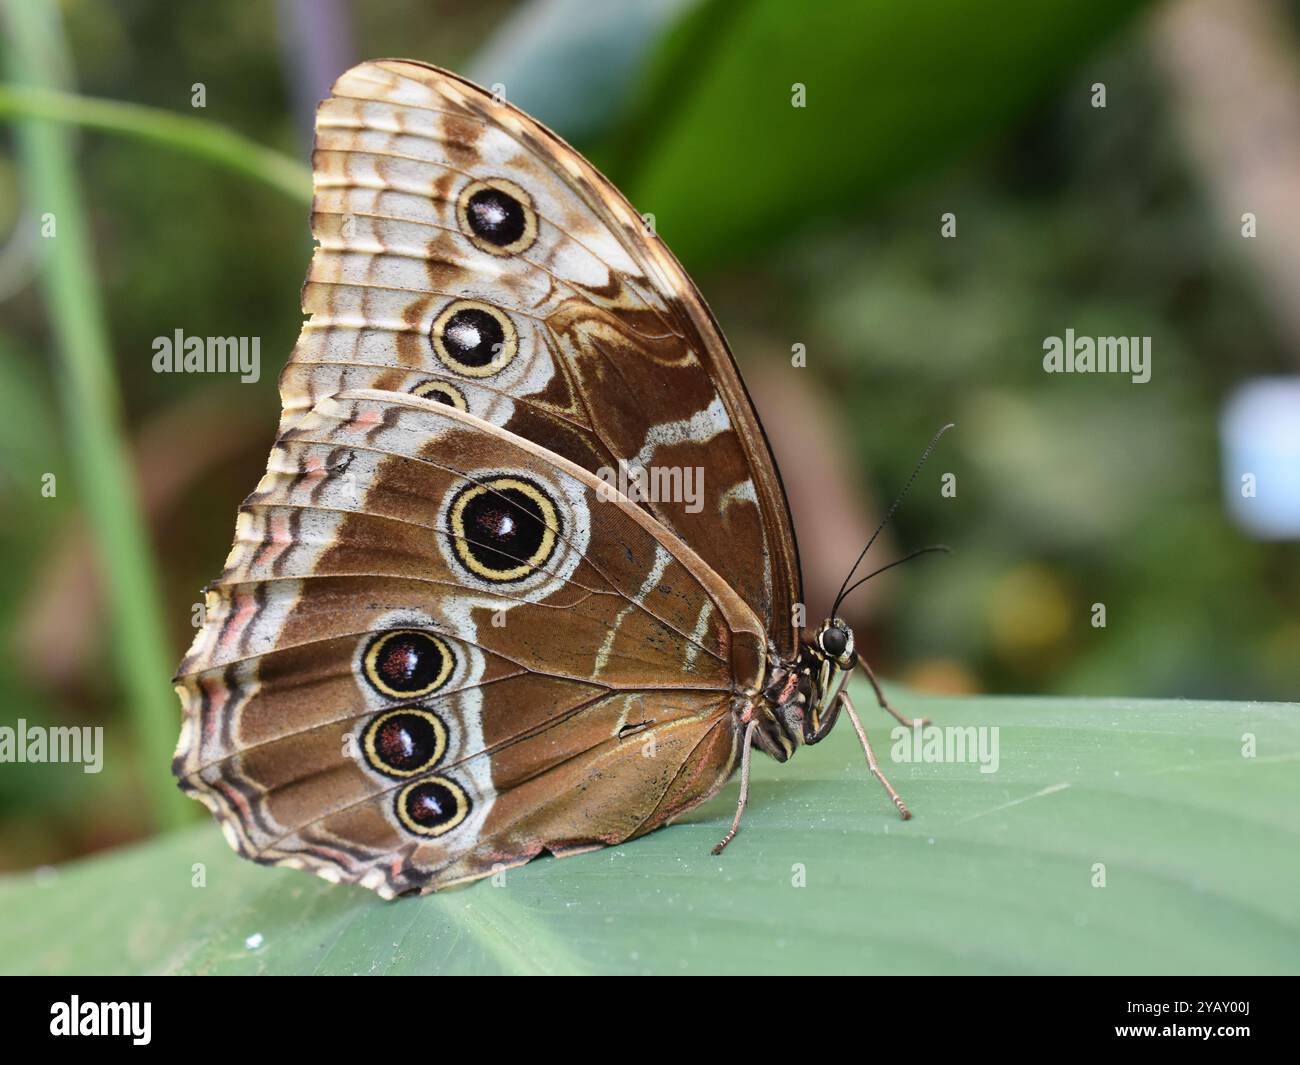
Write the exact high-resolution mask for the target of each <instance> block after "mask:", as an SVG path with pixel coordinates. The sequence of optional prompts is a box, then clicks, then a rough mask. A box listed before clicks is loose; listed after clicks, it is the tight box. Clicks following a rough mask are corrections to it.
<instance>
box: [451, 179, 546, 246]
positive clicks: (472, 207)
mask: <svg viewBox="0 0 1300 1065" xmlns="http://www.w3.org/2000/svg"><path fill="white" fill-rule="evenodd" d="M456 221H457V223H458V224H459V225H460V230H461V232H462V233H464V234H465V236H467V237H469V239H470V242H471V243H472V244H473V245H474V246H475V247H476V248H481V249H482V250H483V251H487V252H491V253H492V254H493V255H518V254H519V253H520V252H523V251H527V250H528V249H529V248H530V247H532V245H533V242H534V241H535V240H537V212H536V211H534V210H533V201H532V197H530V196H529V195H528V193H526V192H525V191H524V190H523V189H521V188H520V187H519V186H518V185H516V184H515V183H514V182H513V181H507V180H506V179H505V178H488V179H487V180H486V181H471V182H470V183H469V184H468V185H466V186H465V187H464V188H463V189H462V190H461V193H460V196H459V197H457V199H456Z"/></svg>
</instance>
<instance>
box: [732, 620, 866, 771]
mask: <svg viewBox="0 0 1300 1065" xmlns="http://www.w3.org/2000/svg"><path fill="white" fill-rule="evenodd" d="M856 661H857V659H856V657H855V654H854V647H853V630H852V629H850V628H849V627H848V626H847V625H846V624H845V623H844V622H843V621H841V620H840V619H839V618H829V619H827V620H826V621H825V622H824V623H823V624H822V627H821V628H820V629H818V630H817V632H816V633H814V634H812V635H809V636H806V637H805V638H804V639H803V640H802V641H801V643H800V646H799V650H798V652H797V654H796V655H795V657H794V658H793V659H790V660H782V659H781V658H780V657H779V656H778V655H776V654H775V653H772V652H769V669H768V675H767V683H766V685H765V686H764V688H763V692H762V695H761V697H760V701H759V702H758V704H757V705H756V706H755V708H754V712H755V714H756V716H757V717H758V719H759V727H758V729H757V730H756V731H755V733H754V735H755V739H756V742H757V744H758V746H759V748H761V749H762V750H763V751H764V752H765V753H767V754H769V755H771V756H772V757H773V758H775V759H776V760H777V761H778V762H784V761H786V760H787V759H788V758H789V757H790V756H791V755H792V754H794V752H795V751H796V750H797V749H798V747H799V745H800V744H802V743H818V742H819V741H821V740H823V739H825V738H826V736H827V735H828V734H829V733H830V731H831V729H832V728H833V727H834V726H835V721H836V719H837V718H838V717H839V709H840V704H839V694H840V688H841V687H842V686H843V684H844V681H845V679H846V678H847V677H848V674H849V673H850V672H851V671H852V669H853V666H854V664H855V663H856Z"/></svg>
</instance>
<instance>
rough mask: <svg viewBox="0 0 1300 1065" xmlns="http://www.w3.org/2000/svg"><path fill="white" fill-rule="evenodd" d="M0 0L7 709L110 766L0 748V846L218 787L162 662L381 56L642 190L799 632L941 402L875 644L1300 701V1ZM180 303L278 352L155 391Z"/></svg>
mask: <svg viewBox="0 0 1300 1065" xmlns="http://www.w3.org/2000/svg"><path fill="white" fill-rule="evenodd" d="M0 12H3V16H4V22H3V32H4V38H3V42H2V46H3V54H2V55H0V59H2V60H3V84H0V244H2V246H0V551H2V552H3V558H4V563H3V565H0V631H2V633H3V640H0V647H2V650H0V654H2V655H3V657H2V658H0V711H2V712H0V725H8V726H13V725H15V723H16V722H17V720H18V719H20V718H21V719H24V720H26V721H27V722H28V723H29V724H41V725H102V726H104V730H105V732H104V735H105V744H106V753H105V758H104V770H103V772H101V773H99V774H93V775H92V774H85V773H82V772H80V771H78V770H77V768H76V767H71V766H69V767H63V769H64V771H60V772H48V771H44V769H43V767H33V766H27V765H13V764H4V765H0V869H17V868H29V867H32V866H39V865H42V864H48V863H52V862H55V861H59V860H62V859H64V858H67V857H70V856H73V855H77V854H81V853H85V852H88V851H91V850H95V849H98V848H103V847H107V846H111V845H114V844H117V843H120V842H124V841H127V840H131V839H136V838H140V837H142V836H145V835H148V834H149V833H151V832H152V831H155V830H156V829H158V828H160V827H165V826H169V825H174V824H176V823H179V822H182V821H184V820H186V819H187V818H191V817H198V816H201V815H202V811H201V810H200V809H199V807H198V806H197V805H195V804H190V803H187V802H185V801H184V800H183V799H182V798H181V797H180V796H179V795H178V794H176V793H175V792H174V789H173V787H172V784H171V779H170V775H169V774H168V772H167V763H168V760H169V755H170V750H171V747H172V745H173V744H174V741H175V735H176V730H177V727H178V723H179V707H178V705H177V703H176V700H175V697H174V695H173V693H172V692H171V690H170V686H169V677H170V674H171V671H172V669H173V668H174V666H175V663H176V662H177V661H178V660H179V657H180V655H181V653H182V651H183V650H184V648H185V647H186V646H187V645H188V643H189V641H190V639H191V638H192V636H193V632H194V623H195V605H196V604H197V602H198V601H199V598H200V597H199V589H200V587H201V586H202V585H203V584H204V583H205V582H206V581H208V580H210V579H212V578H213V577H215V576H216V575H217V573H218V572H219V570H220V567H221V563H222V560H223V559H224V557H225V554H226V551H227V549H228V547H229V544H230V539H231V535H232V531H233V527H234V515H235V509H236V507H237V506H238V504H239V502H240V501H241V500H242V499H243V497H244V496H245V495H246V494H247V493H248V492H249V491H250V490H251V489H252V487H253V485H254V484H255V483H256V480H257V478H258V477H259V476H260V474H261V472H262V471H263V469H264V468H265V462H266V456H267V453H268V451H269V449H270V446H271V443H272V439H273V435H274V427H275V424H276V420H277V415H278V410H279V404H278V398H277V393H276V375H277V373H278V371H279V367H280V365H281V364H282V362H283V360H284V358H285V357H286V356H287V354H288V352H289V350H290V348H291V347H292V345H293V343H294V340H295V339H296V336H297V333H298V329H299V326H300V324H301V320H302V316H301V314H300V312H299V289H300V287H301V285H302V281H303V277H304V274H305V271H306V267H307V263H308V259H309V257H310V252H311V245H310V238H309V231H308V206H309V202H310V182H309V169H308V158H309V150H310V138H311V116H312V112H313V109H314V106H315V103H316V101H318V100H319V99H320V98H321V97H322V96H324V95H326V94H327V92H328V87H329V84H330V82H331V81H332V80H333V78H334V77H335V76H337V75H338V74H339V73H341V72H342V71H343V70H344V69H345V68H346V67H347V66H349V65H350V64H352V63H353V62H355V61H357V60H360V59H366V58H375V57H382V56H398V57H405V58H412V59H420V60H425V61H428V62H433V63H436V64H439V65H442V66H446V67H449V68H451V69H453V70H455V71H457V72H460V73H463V74H465V75H467V76H469V77H471V78H473V79H474V80H476V81H478V82H480V83H481V84H484V85H486V86H490V87H496V88H497V90H498V91H503V92H504V94H505V95H506V97H507V98H508V99H510V100H511V101H512V102H514V103H516V104H517V105H519V106H521V107H523V108H524V109H525V110H527V111H529V112H531V113H533V114H535V115H536V116H537V117H539V118H540V119H541V120H542V121H544V122H546V123H548V124H549V125H551V126H552V127H553V128H555V129H556V130H557V131H558V132H559V133H560V134H561V135H563V136H565V137H566V138H568V139H570V140H571V141H572V142H573V143H575V144H576V145H577V146H578V147H579V148H580V149H581V150H582V151H584V153H586V154H587V155H588V156H589V157H590V158H592V160H593V161H594V162H595V163H596V164H597V165H598V166H600V167H601V168H602V169H604V170H605V172H606V173H607V174H608V175H609V176H610V177H611V179H612V180H614V182H615V183H616V184H618V185H619V187H620V188H622V189H623V190H624V191H625V192H626V193H627V194H628V196H629V198H630V199H631V200H632V201H633V203H634V204H635V205H636V206H637V208H638V210H641V211H643V212H648V213H651V214H653V215H654V216H655V225H656V228H657V230H658V232H659V233H660V234H661V235H662V236H663V237H664V238H665V239H666V240H667V242H668V244H669V245H670V246H671V247H672V248H673V249H674V250H675V251H676V252H677V253H678V255H679V257H680V258H681V259H682V260H683V263H684V264H685V266H686V268H687V269H688V270H689V271H690V272H691V274H692V276H693V277H694V278H695V279H696V281H697V283H698V284H699V286H700V289H701V291H702V292H703V293H704V295H705V297H706V299H708V300H709V302H710V303H711V304H712V306H713V309H714V311H715V313H716V315H717V317H718V319H719V321H720V322H721V323H722V325H723V328H724V329H725V331H726V333H727V335H728V338H729V339H730V341H731V344H732V347H733V348H734V350H735V352H736V355H737V358H738V360H739V362H740V364H741V367H742V370H743V371H744V373H745V376H746V378H747V380H748V381H749V382H750V385H751V388H752V390H753V393H754V396H755V399H756V401H757V403H758V406H759V408H760V412H761V414H762V416H763V419H764V421H765V423H766V425H767V427H768V429H769V432H770V434H771V437H772V440H773V444H774V447H775V449H776V451H777V457H778V460H779V462H780V465H781V467H782V470H783V473H784V477H785V481H786V485H787V488H788V490H789V492H790V495H791V499H792V504H793V506H794V508H795V512H796V525H797V528H798V532H799V537H800V543H801V548H802V553H803V562H804V569H805V577H806V583H807V590H806V596H807V600H808V607H809V613H810V615H811V616H812V617H813V618H814V619H816V618H820V617H821V616H822V615H823V613H824V612H825V611H826V610H827V609H828V607H829V604H830V601H831V599H832V598H833V596H834V591H835V588H836V586H837V585H838V584H839V582H840V579H841V578H842V577H843V575H844V572H845V570H846V569H847V567H848V566H849V564H850V563H851V562H852V559H853V557H854V556H855V555H856V553H857V551H858V549H859V548H860V547H861V545H862V544H863V543H864V542H865V540H866V537H867V536H868V534H869V533H870V530H871V528H872V526H873V525H874V522H875V520H876V519H877V518H878V516H879V515H880V514H881V513H882V512H883V510H884V509H885V508H886V507H887V506H888V503H889V501H890V499H891V498H892V496H893V495H894V494H895V493H896V492H897V491H898V490H899V488H900V487H901V486H902V484H903V483H904V482H905V480H906V478H907V476H908V474H909V472H910V470H911V467H912V465H913V464H914V462H915V460H916V458H917V456H918V455H919V453H920V451H921V449H922V448H923V446H924V445H925V443H926V441H927V440H928V439H929V438H930V436H931V435H932V434H933V432H934V431H935V430H936V429H937V428H938V427H939V426H940V425H942V424H943V423H945V422H947V421H950V420H951V421H955V422H956V423H957V429H956V431H955V432H953V433H951V434H949V435H948V436H947V437H946V438H945V439H944V440H943V442H942V443H941V445H940V447H939V449H938V451H937V452H936V454H935V456H934V458H933V459H932V460H931V463H930V465H929V466H928V467H927V469H926V472H925V473H924V474H923V476H922V477H921V479H920V480H919V481H918V483H917V486H916V488H915V489H914V491H913V493H912V495H911V496H910V497H909V499H908V501H907V503H906V505H905V506H904V508H903V509H902V510H901V512H900V513H899V514H898V516H897V518H896V520H895V521H894V522H893V524H892V526H891V528H890V530H889V533H888V536H887V537H886V540H887V542H885V543H884V544H883V545H881V546H879V547H878V548H876V549H875V550H874V552H873V556H872V561H874V562H875V563H876V564H881V563H883V562H886V561H889V560H890V559H892V558H894V557H896V556H897V555H899V554H901V553H904V552H905V551H907V550H910V549H913V548H915V547H919V546H922V545H924V544H927V543H932V542H935V541H942V542H945V543H948V544H950V545H952V547H953V548H954V554H953V555H952V556H951V557H949V558H943V557H942V556H933V557H928V558H926V559H923V560H919V561H917V562H915V563H914V564H909V565H908V566H906V567H903V568H901V569H899V570H895V571H892V572H891V573H889V574H887V575H885V576H882V577H881V578H880V579H879V580H878V581H872V582H870V583H869V584H868V585H867V586H865V588H864V589H862V590H861V591H860V592H859V593H858V594H857V596H856V597H855V599H854V600H853V601H852V602H851V604H850V605H849V607H847V608H846V614H847V615H848V616H849V617H850V619H851V620H852V621H853V622H854V623H855V624H856V625H857V626H858V632H859V641H860V642H862V643H864V644H865V646H866V647H867V649H868V651H869V654H870V656H871V657H872V658H873V660H874V662H875V664H876V667H877V669H878V670H880V671H882V672H884V673H885V674H886V675H887V676H889V677H891V678H893V679H894V680H896V681H899V682H903V683H906V684H910V685H912V686H914V687H917V688H922V689H926V690H931V691H939V692H953V693H980V692H1000V693H1007V692H1010V693H1023V694H1026V695H1054V694H1071V695H1095V696H1108V695H1118V696H1157V697H1203V698H1216V699H1287V700H1289V699H1294V698H1295V697H1296V693H1297V692H1298V691H1300V565H1297V550H1296V541H1297V539H1298V538H1300V398H1298V397H1297V393H1298V392H1300V388H1297V385H1296V381H1297V376H1296V375H1297V372H1298V370H1300V365H1298V364H1300V298H1297V297H1298V296H1300V200H1298V196H1300V9H1298V8H1297V6H1296V5H1294V4H1283V3H1275V2H1269V0H1176V2H1172V3H1168V4H1163V5H1161V4H1145V3H1134V2H1128V0H1058V2H1057V3H1053V4H1042V3H1039V2H1037V0H1006V2H1003V3H999V4H997V5H976V4H970V3H968V2H966V0H927V2H926V3H924V4H908V3H901V2H885V0H878V2H867V0H842V2H841V0H821V2H820V3H817V4H811V5H802V4H790V3H786V2H784V0H625V2H600V3H596V2H585V0H584V2H579V0H525V2H522V3H513V2H507V0H440V2H416V0H393V2H386V3H365V4H361V3H349V2H346V0H314V2H313V0H279V2H272V0H253V2H243V0H241V2H234V0H222V2H210V3H204V4H176V3H166V2H163V0H116V2H107V0H66V2H64V3H54V2H53V0H0ZM800 87H802V97H801V96H800ZM796 102H802V104H803V106H795V104H796ZM946 215H951V216H953V218H952V219H949V220H948V221H947V225H946V228H945V216H946ZM1067 328H1072V329H1074V330H1075V332H1076V333H1077V334H1080V335H1092V336H1097V335H1101V336H1109V335H1120V336H1149V337H1151V338H1152V341H1151V344H1152V376H1151V380H1150V382H1149V383H1147V384H1133V383H1131V382H1130V380H1129V379H1128V377H1127V376H1124V375H1104V374H1093V375H1064V374H1053V375H1049V374H1047V373H1044V371H1043V365H1042V358H1043V341H1044V338H1045V337H1049V336H1061V335H1063V334H1064V333H1065V330H1066V329H1067ZM177 329H181V330H183V331H184V332H185V333H186V334H187V335H197V336H208V335H212V336H227V335H233V336H258V337H260V338H261V352H262V375H261V379H260V380H259V381H257V382H256V383H250V384H242V383H240V382H239V380H238V378H237V377H235V376H233V375H231V376H227V377H224V378H222V377H217V376H212V375H186V374H173V375H164V374H156V373H154V372H153V370H152V368H151V359H152V355H153V348H152V342H153V338H155V337H157V336H170V335H171V334H172V333H173V332H174V331H175V330H177ZM796 352H801V353H802V355H803V357H804V358H805V359H806V366H803V367H800V368H796V367H795V366H792V358H793V354H794V353H796ZM947 474H951V475H953V478H952V479H949V481H948V483H949V484H955V488H956V491H955V494H952V493H951V492H950V493H947V494H945V493H944V492H942V491H941V487H942V485H943V484H944V483H945V482H944V478H945V475H947ZM1245 475H1254V476H1255V477H1256V479H1257V482H1258V483H1257V486H1256V491H1255V492H1254V494H1251V493H1250V492H1246V493H1244V494H1243V491H1242V484H1243V481H1242V478H1243V476H1245ZM1097 604H1101V605H1103V606H1104V608H1105V624H1104V626H1099V625H1097V624H1095V621H1096V619H1097V618H1098V613H1097V610H1096V605H1097ZM190 807H193V809H190Z"/></svg>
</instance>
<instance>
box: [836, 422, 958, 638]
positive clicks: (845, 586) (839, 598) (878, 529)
mask: <svg viewBox="0 0 1300 1065" xmlns="http://www.w3.org/2000/svg"><path fill="white" fill-rule="evenodd" d="M955 424H956V423H955V422H949V423H948V424H947V425H945V426H944V427H943V428H942V429H940V430H939V431H938V432H937V433H935V434H934V436H933V438H932V439H931V440H930V443H929V444H928V445H926V448H925V450H924V451H923V452H921V458H920V460H919V461H918V462H917V464H916V468H915V469H913V470H912V476H911V477H909V478H908V479H907V484H905V485H903V490H902V491H901V492H899V493H898V498H897V499H895V500H894V504H893V506H891V507H890V508H889V512H888V513H887V514H886V515H885V517H884V519H883V520H882V521H881V523H880V524H879V525H877V526H876V531H875V532H873V533H872V534H871V539H870V540H868V541H867V546H866V547H864V548H863V549H862V554H860V555H858V558H857V561H856V562H854V563H853V568H852V569H851V570H849V575H848V576H847V577H845V578H844V583H843V584H841V585H840V590H839V593H838V594H837V595H836V596H835V605H834V606H832V607H831V617H836V616H837V615H838V614H839V612H840V603H842V602H843V601H844V597H845V596H846V595H847V594H848V586H849V581H851V580H853V575H854V574H855V573H857V571H858V567H859V566H860V565H862V560H863V559H864V558H866V557H867V552H868V551H870V550H871V545H872V544H874V543H875V542H876V537H877V536H879V535H880V532H881V530H882V529H884V527H885V526H886V525H888V524H889V520H890V518H892V517H893V516H894V511H896V510H897V509H898V507H899V504H900V503H902V502H903V497H904V496H906V495H907V491H908V489H909V488H911V487H912V482H913V481H915V480H916V477H917V474H919V473H920V472H921V467H922V466H924V465H925V460H926V459H928V458H929V457H930V452H932V451H933V450H934V448H935V445H936V444H938V443H939V438H940V437H941V436H943V434H944V433H946V432H947V431H948V430H949V429H951V428H953V426H954V425H955ZM928 550H931V548H925V549H924V551H928ZM924 551H922V552H919V553H922V554H923V553H924ZM911 557H912V556H911V555H909V556H908V558H911ZM898 561H899V562H903V561H906V560H905V559H899V560H898ZM897 564H898V563H896V562H895V563H890V565H897ZM885 568H886V569H888V568H889V567H888V566H887V567H885ZM876 572H877V573H880V572H882V571H881V570H877V571H876ZM868 576H874V574H868ZM866 579H867V578H866V577H863V578H862V580H866ZM858 583H859V584H860V583H862V582H861V581H859V582H858ZM857 586H858V585H857V584H855V585H854V586H853V587H854V588H856V587H857Z"/></svg>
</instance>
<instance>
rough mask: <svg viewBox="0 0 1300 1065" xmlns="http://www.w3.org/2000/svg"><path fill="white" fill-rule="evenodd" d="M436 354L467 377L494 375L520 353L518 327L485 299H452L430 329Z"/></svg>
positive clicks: (445, 363)
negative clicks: (484, 300)
mask: <svg viewBox="0 0 1300 1065" xmlns="http://www.w3.org/2000/svg"><path fill="white" fill-rule="evenodd" d="M429 335H430V338H431V339H432V341H433V350H434V353H435V354H436V355H437V356H438V359H439V360H440V361H441V362H442V363H443V365H445V366H446V367H447V368H448V369H450V370H454V371H455V372H456V373H458V374H464V375H465V376H466V377H491V376H492V375H493V374H496V373H500V372H501V371H502V370H504V369H505V368H506V367H507V366H509V365H510V363H511V361H512V360H513V359H514V357H515V355H517V354H518V352H519V330H517V329H516V328H515V323H514V322H512V321H511V320H510V316H509V315H507V314H506V313H505V312H504V311H502V310H501V309H500V308H499V307H493V306H492V304H490V303H484V302H483V301H482V300H452V301H451V303H449V304H447V306H446V307H444V308H443V310H442V313H441V314H439V315H438V317H437V318H435V319H434V322H433V328H432V330H430V334H429Z"/></svg>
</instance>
